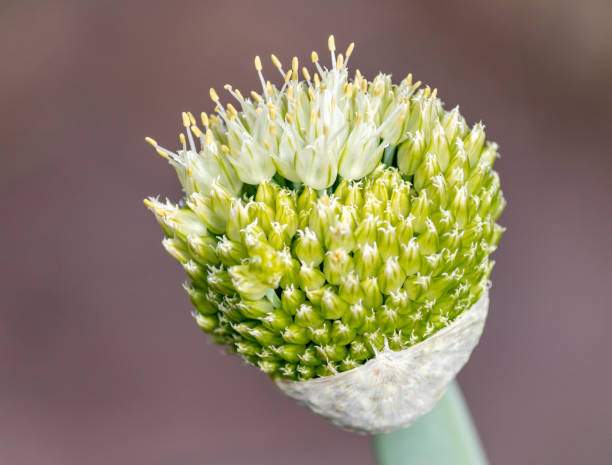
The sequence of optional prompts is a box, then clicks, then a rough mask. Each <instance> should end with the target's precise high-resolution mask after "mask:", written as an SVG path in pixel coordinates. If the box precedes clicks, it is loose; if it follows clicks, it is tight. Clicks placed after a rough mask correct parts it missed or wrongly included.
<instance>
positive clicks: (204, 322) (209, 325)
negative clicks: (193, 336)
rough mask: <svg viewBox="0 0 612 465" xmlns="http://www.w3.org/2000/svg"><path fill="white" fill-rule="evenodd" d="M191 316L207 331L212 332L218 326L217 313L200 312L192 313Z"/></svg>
mask: <svg viewBox="0 0 612 465" xmlns="http://www.w3.org/2000/svg"><path fill="white" fill-rule="evenodd" d="M193 317H194V318H195V320H196V323H197V324H198V326H199V327H200V328H202V329H203V330H204V331H206V332H207V333H212V332H213V331H214V330H215V329H216V328H217V327H218V326H219V319H218V318H217V315H202V314H201V313H194V315H193Z"/></svg>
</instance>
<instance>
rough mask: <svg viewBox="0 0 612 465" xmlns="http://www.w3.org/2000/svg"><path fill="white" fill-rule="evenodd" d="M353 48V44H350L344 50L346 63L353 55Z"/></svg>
mask: <svg viewBox="0 0 612 465" xmlns="http://www.w3.org/2000/svg"><path fill="white" fill-rule="evenodd" d="M354 48H355V42H351V43H350V45H349V46H348V47H347V48H346V52H345V55H346V61H348V58H349V57H350V56H351V53H353V50H354Z"/></svg>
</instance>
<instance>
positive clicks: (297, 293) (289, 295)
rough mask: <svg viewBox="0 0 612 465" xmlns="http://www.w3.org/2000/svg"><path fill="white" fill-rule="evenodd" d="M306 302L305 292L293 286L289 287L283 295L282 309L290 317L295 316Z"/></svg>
mask: <svg viewBox="0 0 612 465" xmlns="http://www.w3.org/2000/svg"><path fill="white" fill-rule="evenodd" d="M304 301H305V298H304V292H303V291H302V290H300V289H296V288H295V287H294V285H293V284H291V285H289V286H288V287H287V288H286V289H285V290H284V291H283V293H282V294H281V308H282V309H283V310H285V312H287V314H288V315H295V311H296V310H297V308H298V307H299V306H300V305H302V304H303V303H304Z"/></svg>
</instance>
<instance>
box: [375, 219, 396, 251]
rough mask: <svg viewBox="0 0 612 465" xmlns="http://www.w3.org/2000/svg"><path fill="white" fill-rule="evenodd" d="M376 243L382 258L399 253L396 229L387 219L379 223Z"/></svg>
mask: <svg viewBox="0 0 612 465" xmlns="http://www.w3.org/2000/svg"><path fill="white" fill-rule="evenodd" d="M376 244H377V246H378V252H379V253H380V257H381V259H382V260H386V259H387V258H389V257H397V256H398V255H399V241H398V239H397V233H396V229H395V227H394V226H391V224H390V223H389V222H388V221H385V222H383V223H381V225H380V226H379V227H378V232H377V234H376Z"/></svg>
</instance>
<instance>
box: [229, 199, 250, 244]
mask: <svg viewBox="0 0 612 465" xmlns="http://www.w3.org/2000/svg"><path fill="white" fill-rule="evenodd" d="M249 205H250V204H246V205H245V204H243V203H242V202H241V201H240V200H238V199H233V200H232V202H231V205H230V211H229V217H228V220H227V237H229V238H230V239H231V240H233V241H237V242H238V241H240V240H241V239H242V235H241V233H240V231H242V230H243V229H244V228H246V227H247V226H248V225H249V224H250V223H251V220H250V218H249V216H250V215H249Z"/></svg>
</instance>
